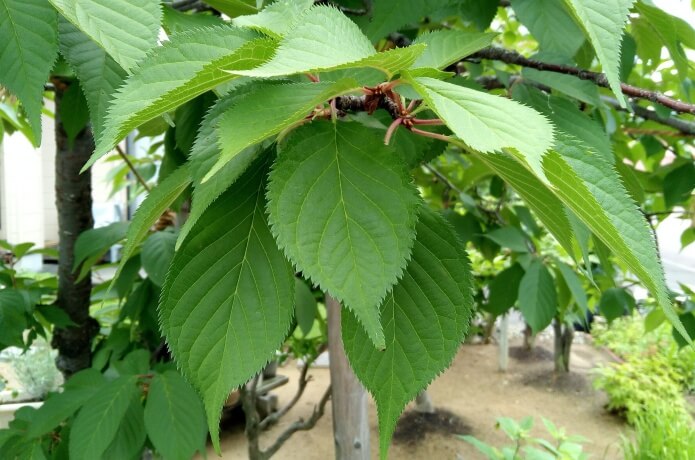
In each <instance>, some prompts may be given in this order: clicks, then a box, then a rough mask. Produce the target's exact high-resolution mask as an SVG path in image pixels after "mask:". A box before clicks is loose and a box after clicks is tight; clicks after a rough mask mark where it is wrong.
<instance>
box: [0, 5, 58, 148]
mask: <svg viewBox="0 0 695 460" xmlns="http://www.w3.org/2000/svg"><path fill="white" fill-rule="evenodd" d="M56 17H57V15H56V12H55V11H54V10H53V8H51V6H50V5H49V4H48V3H46V1H45V0H0V43H2V45H1V46H2V51H0V69H2V71H1V72H0V85H2V86H4V87H5V88H7V89H8V90H9V91H10V92H11V93H12V94H14V95H15V96H17V98H19V100H20V101H21V102H22V106H23V107H24V110H25V112H26V114H27V118H28V119H29V124H30V125H31V129H32V131H33V132H34V139H35V140H36V142H35V143H36V144H37V145H38V144H40V143H41V140H40V139H41V106H42V105H43V85H44V83H46V81H47V80H48V75H49V73H50V71H51V68H52V67H53V62H54V61H55V59H56V57H57V56H58V40H57V27H58V26H57V23H56Z"/></svg>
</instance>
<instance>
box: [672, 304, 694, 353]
mask: <svg viewBox="0 0 695 460" xmlns="http://www.w3.org/2000/svg"><path fill="white" fill-rule="evenodd" d="M678 319H679V320H680V322H681V324H683V328H685V330H686V332H687V333H688V337H691V338H692V337H695V315H693V313H692V312H688V313H685V314H682V315H680V316H679V317H678ZM685 337H686V336H683V335H682V334H681V333H680V332H678V331H677V330H676V329H675V328H674V329H673V338H674V339H675V340H676V343H677V344H678V346H679V347H680V348H683V347H685V346H686V345H688V344H689V343H690V340H689V339H686V338H685Z"/></svg>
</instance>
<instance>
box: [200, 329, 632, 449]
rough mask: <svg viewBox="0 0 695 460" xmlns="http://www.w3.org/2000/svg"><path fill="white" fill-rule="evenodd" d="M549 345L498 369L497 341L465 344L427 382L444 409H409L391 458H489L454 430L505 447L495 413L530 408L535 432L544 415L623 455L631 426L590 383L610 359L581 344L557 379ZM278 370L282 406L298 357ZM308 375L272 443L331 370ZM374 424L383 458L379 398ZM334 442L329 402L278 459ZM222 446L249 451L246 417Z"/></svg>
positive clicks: (522, 412)
mask: <svg viewBox="0 0 695 460" xmlns="http://www.w3.org/2000/svg"><path fill="white" fill-rule="evenodd" d="M551 345H552V344H551V343H548V342H544V341H539V342H538V343H537V349H536V350H535V351H534V352H533V353H532V354H529V353H527V352H525V351H524V350H522V349H521V348H520V347H513V348H512V349H511V351H510V355H511V356H510V360H509V369H508V371H507V372H506V373H502V372H499V371H498V369H497V347H496V346H495V345H465V346H463V347H462V348H461V350H460V351H459V353H458V355H457V357H456V359H455V361H454V364H453V366H452V367H451V368H450V369H449V370H448V371H447V372H445V373H444V374H442V375H441V376H440V377H439V378H437V380H435V381H434V382H433V383H432V385H431V387H430V389H429V392H430V395H431V397H432V399H433V401H434V403H435V405H436V406H437V408H438V409H440V412H439V413H438V414H437V415H435V416H430V417H431V418H430V419H428V420H423V419H422V418H421V417H418V416H417V415H416V414H415V413H414V412H412V411H406V413H405V414H404V416H403V417H402V418H401V421H400V422H399V427H398V429H397V432H396V436H395V440H394V443H393V444H392V447H391V450H390V458H391V459H416V460H417V459H427V460H439V459H480V458H484V457H482V456H481V455H480V454H479V453H478V452H477V451H476V450H475V449H474V448H473V447H472V446H470V445H468V444H467V443H466V442H464V441H461V440H459V439H457V438H456V437H455V436H454V435H453V434H451V433H452V432H454V433H463V434H472V435H474V436H476V437H477V438H478V439H481V440H483V441H485V442H489V443H492V444H493V445H495V446H501V445H503V443H504V442H505V436H504V434H503V433H502V432H501V431H500V430H497V429H496V428H495V426H494V425H495V419H496V418H497V417H500V416H505V417H512V418H514V419H517V420H518V419H520V418H522V417H525V416H527V415H532V416H534V417H535V418H536V423H535V427H536V428H535V430H536V434H541V435H546V433H545V430H544V428H543V425H542V422H541V420H540V418H539V417H540V416H543V417H546V418H548V419H550V420H551V421H553V422H554V423H555V424H556V425H558V426H563V427H565V428H566V430H567V432H568V433H571V434H578V435H582V436H584V437H585V438H587V439H588V440H590V443H589V444H587V445H586V446H585V451H586V452H588V453H589V454H590V458H592V459H618V458H621V456H620V448H619V444H620V435H621V433H624V432H627V428H626V427H625V425H624V424H623V423H622V421H621V420H620V419H618V418H616V417H614V416H611V415H609V414H608V413H607V412H606V411H605V410H604V409H603V405H604V404H605V402H606V397H605V395H604V394H602V393H600V392H597V391H595V390H593V388H592V386H591V376H590V370H591V369H592V368H594V367H595V366H596V365H597V364H599V363H601V362H605V361H607V360H609V359H610V358H609V357H608V356H607V355H605V354H604V353H603V352H601V351H599V350H597V349H595V348H594V347H592V346H591V345H585V344H576V343H575V345H574V346H573V354H572V357H571V368H572V372H571V373H570V374H569V375H568V376H566V377H564V378H561V379H557V378H554V377H553V372H552V369H553V361H552V352H551V351H550V350H551ZM278 373H280V374H284V375H287V376H288V377H289V378H290V383H289V384H287V385H285V386H284V387H281V388H279V389H277V390H275V392H276V394H277V395H278V396H279V399H280V405H282V404H283V403H284V402H286V401H288V400H289V399H290V398H291V395H292V394H293V392H294V391H295V385H296V377H297V375H298V370H297V367H296V365H295V363H290V364H288V365H287V366H285V367H283V368H280V369H279V371H278ZM310 374H311V376H312V378H313V381H312V382H311V383H310V384H309V386H308V388H307V390H306V393H305V395H304V397H303V400H302V401H300V402H299V403H298V404H297V406H295V407H294V408H293V410H292V411H291V412H290V413H289V414H288V415H287V416H285V417H284V418H283V419H282V420H281V421H280V423H279V424H278V425H277V426H275V427H273V428H272V429H270V430H269V431H268V432H266V433H264V435H263V439H264V440H265V442H266V443H270V442H271V439H275V437H276V436H277V435H278V434H279V433H280V432H281V431H282V430H284V428H285V427H286V426H288V425H289V424H290V423H292V422H293V421H294V420H296V419H297V418H299V417H304V418H306V417H308V416H309V415H310V414H311V411H312V409H313V407H314V404H316V403H317V402H318V400H319V399H320V397H321V395H322V393H323V391H324V389H325V388H326V386H327V385H328V383H329V373H328V369H325V368H317V369H313V370H312V371H311V372H310ZM409 408H410V407H409ZM240 418H241V417H240ZM370 426H371V431H372V440H371V450H372V458H378V452H377V447H378V437H377V436H378V435H377V422H376V408H375V406H374V405H373V404H372V405H371V407H370ZM425 430H426V431H427V432H425ZM546 437H547V436H546ZM332 441H333V438H332V415H331V410H330V404H328V406H327V411H326V414H325V415H324V417H323V418H322V419H321V420H320V421H319V423H318V424H317V426H316V427H315V428H314V429H313V430H311V431H308V432H299V433H296V434H295V435H294V436H293V437H292V438H291V439H290V440H289V441H288V442H287V443H286V444H285V445H284V446H283V448H282V449H281V450H280V451H279V452H278V454H277V455H276V456H275V457H273V458H277V459H288V460H293V459H302V460H325V459H331V458H334V451H333V442H332ZM222 450H223V458H224V459H228V460H235V459H246V458H247V453H246V442H245V438H244V434H243V422H242V421H241V420H239V422H238V423H232V424H231V426H228V427H227V429H226V431H225V432H224V434H223V440H222ZM208 454H209V458H217V457H216V455H215V453H214V451H212V449H210V451H209V452H208Z"/></svg>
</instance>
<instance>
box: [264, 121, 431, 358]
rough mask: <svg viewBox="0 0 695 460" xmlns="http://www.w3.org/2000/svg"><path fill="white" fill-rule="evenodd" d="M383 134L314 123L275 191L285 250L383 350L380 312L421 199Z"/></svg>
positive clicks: (406, 250) (274, 183)
mask: <svg viewBox="0 0 695 460" xmlns="http://www.w3.org/2000/svg"><path fill="white" fill-rule="evenodd" d="M377 133H378V131H374V130H371V129H369V128H365V127H363V126H360V125H358V124H356V123H338V124H333V123H329V122H314V123H312V124H311V125H309V126H305V127H303V128H300V129H298V130H296V131H295V132H294V133H293V134H292V137H291V138H290V139H289V140H288V141H287V145H286V146H284V147H283V148H282V150H281V151H280V154H279V156H278V159H277V161H276V162H275V165H274V166H273V171H272V172H271V174H270V181H269V185H268V201H269V203H268V210H269V213H270V222H271V224H272V227H273V233H274V234H275V236H276V238H277V240H278V244H279V245H280V246H281V247H282V248H283V249H284V251H285V253H286V254H287V256H288V257H289V258H290V259H291V260H292V261H293V262H294V263H295V265H296V266H297V268H298V269H299V270H301V271H302V272H303V273H304V275H305V276H307V277H309V278H311V280H312V281H313V282H314V283H315V284H317V285H319V286H321V288H322V289H323V290H324V291H328V292H330V293H331V295H333V296H335V297H336V298H337V299H339V300H340V301H341V302H343V303H344V304H345V305H346V306H347V307H348V308H350V309H352V311H353V312H355V315H356V316H357V318H358V319H359V320H360V321H361V322H362V324H363V325H364V327H365V329H366V330H367V333H368V334H369V337H370V339H371V340H372V341H373V342H374V344H375V345H376V346H377V347H378V348H383V347H384V335H383V332H382V330H381V324H380V323H379V309H378V306H379V304H380V303H381V301H382V300H383V298H384V296H385V295H386V293H387V292H388V291H389V290H390V289H391V286H393V284H394V283H395V282H396V280H397V279H398V277H399V276H400V274H401V273H402V272H403V269H404V268H405V265H406V262H407V259H408V257H409V256H410V249H411V248H412V245H413V240H414V238H415V221H416V218H417V217H416V214H417V208H418V202H419V200H418V197H417V193H416V190H415V188H414V187H413V186H412V185H411V181H410V178H409V177H408V174H407V172H406V170H405V168H404V166H403V165H402V164H401V162H400V160H399V159H398V158H397V156H396V155H395V153H394V152H393V151H392V150H391V149H390V148H388V147H387V146H385V145H384V143H383V140H382V137H381V136H380V135H379V134H377Z"/></svg>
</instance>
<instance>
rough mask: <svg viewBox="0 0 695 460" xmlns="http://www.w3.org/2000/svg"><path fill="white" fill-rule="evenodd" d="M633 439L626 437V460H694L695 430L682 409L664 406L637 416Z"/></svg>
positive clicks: (624, 442) (624, 444) (624, 451)
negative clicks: (677, 409)
mask: <svg viewBox="0 0 695 460" xmlns="http://www.w3.org/2000/svg"><path fill="white" fill-rule="evenodd" d="M634 425H635V437H634V440H630V439H628V438H625V437H624V438H623V446H622V447H623V455H624V458H625V460H661V459H669V460H693V459H695V430H694V429H693V424H692V421H691V420H687V419H685V418H683V417H682V416H681V414H680V413H679V412H674V411H672V410H669V409H665V408H661V409H656V410H654V411H651V412H648V413H645V414H643V415H640V416H638V417H636V419H635V421H634Z"/></svg>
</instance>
